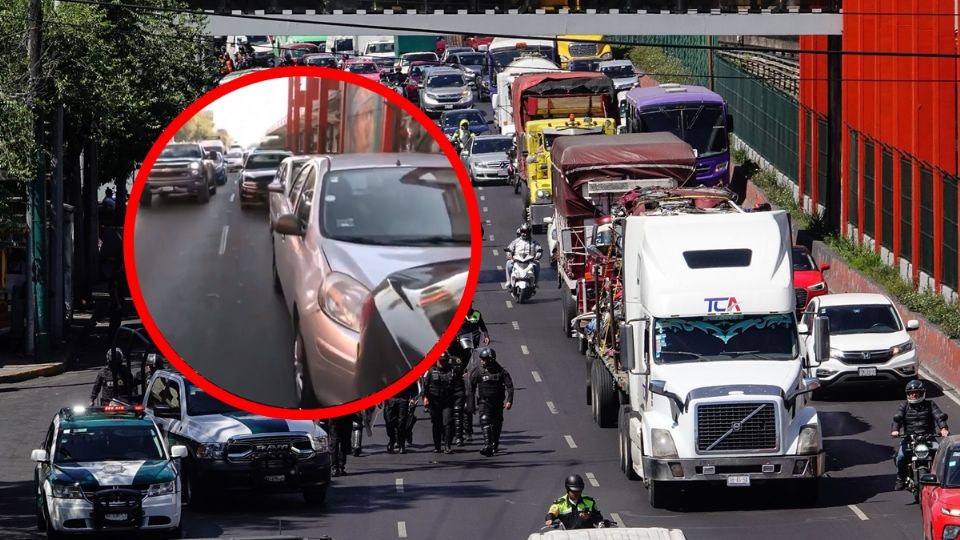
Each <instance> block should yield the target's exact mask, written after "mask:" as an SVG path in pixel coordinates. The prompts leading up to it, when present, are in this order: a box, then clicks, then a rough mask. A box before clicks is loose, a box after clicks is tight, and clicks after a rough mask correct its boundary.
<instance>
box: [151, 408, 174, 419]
mask: <svg viewBox="0 0 960 540" xmlns="http://www.w3.org/2000/svg"><path fill="white" fill-rule="evenodd" d="M153 416H155V417H157V418H170V419H172V420H179V419H180V409H178V408H173V407H170V406H169V405H154V407H153Z"/></svg>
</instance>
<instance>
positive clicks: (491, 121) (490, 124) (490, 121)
mask: <svg viewBox="0 0 960 540" xmlns="http://www.w3.org/2000/svg"><path fill="white" fill-rule="evenodd" d="M487 125H488V126H492V125H493V119H492V118H491V119H489V120H487Z"/></svg>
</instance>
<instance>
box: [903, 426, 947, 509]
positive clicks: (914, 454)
mask: <svg viewBox="0 0 960 540" xmlns="http://www.w3.org/2000/svg"><path fill="white" fill-rule="evenodd" d="M901 438H903V437H901ZM906 439H907V456H908V457H909V462H908V463H907V480H906V482H905V485H904V489H906V490H907V491H909V492H910V493H913V500H914V502H917V503H919V502H920V490H921V487H922V486H921V485H920V478H921V477H922V476H923V475H925V474H928V473H929V472H930V466H931V464H932V462H933V456H934V454H936V453H937V449H938V448H940V443H939V442H938V441H937V436H936V435H934V434H933V433H923V434H912V435H906Z"/></svg>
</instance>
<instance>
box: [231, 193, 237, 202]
mask: <svg viewBox="0 0 960 540" xmlns="http://www.w3.org/2000/svg"><path fill="white" fill-rule="evenodd" d="M236 196H237V194H236V193H231V194H230V202H233V198H234V197H236Z"/></svg>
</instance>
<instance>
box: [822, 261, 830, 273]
mask: <svg viewBox="0 0 960 540" xmlns="http://www.w3.org/2000/svg"><path fill="white" fill-rule="evenodd" d="M829 269H830V265H829V264H827V263H823V264H821V265H820V271H821V272H826V271H827V270H829Z"/></svg>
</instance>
